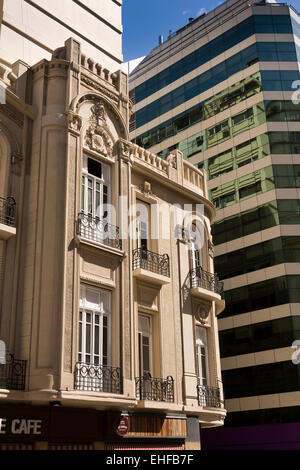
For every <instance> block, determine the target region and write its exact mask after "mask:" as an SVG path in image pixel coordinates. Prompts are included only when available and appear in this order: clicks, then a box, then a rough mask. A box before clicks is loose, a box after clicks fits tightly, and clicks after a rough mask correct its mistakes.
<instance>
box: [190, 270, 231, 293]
mask: <svg viewBox="0 0 300 470" xmlns="http://www.w3.org/2000/svg"><path fill="white" fill-rule="evenodd" d="M190 280H191V288H193V287H202V288H203V289H207V290H210V291H212V292H215V293H216V294H219V295H220V296H221V298H222V299H223V298H224V282H223V281H220V280H219V277H218V275H217V274H212V273H210V272H208V271H204V269H203V268H202V267H201V266H197V267H196V268H194V269H191V270H190Z"/></svg>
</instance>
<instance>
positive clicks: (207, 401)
mask: <svg viewBox="0 0 300 470" xmlns="http://www.w3.org/2000/svg"><path fill="white" fill-rule="evenodd" d="M197 394H198V404H199V406H206V407H209V408H221V406H222V401H221V393H220V389H219V388H218V387H207V386H206V385H197Z"/></svg>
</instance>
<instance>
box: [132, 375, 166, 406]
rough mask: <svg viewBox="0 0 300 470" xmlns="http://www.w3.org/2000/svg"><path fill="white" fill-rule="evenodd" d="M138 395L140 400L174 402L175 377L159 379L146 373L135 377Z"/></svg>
mask: <svg viewBox="0 0 300 470" xmlns="http://www.w3.org/2000/svg"><path fill="white" fill-rule="evenodd" d="M135 388H136V396H137V398H138V399H139V400H151V401H167V402H174V379H173V377H171V376H170V375H169V376H168V377H167V378H166V379H157V378H153V377H151V374H146V375H144V376H143V377H136V379H135Z"/></svg>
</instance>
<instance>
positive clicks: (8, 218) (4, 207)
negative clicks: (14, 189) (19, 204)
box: [0, 197, 16, 227]
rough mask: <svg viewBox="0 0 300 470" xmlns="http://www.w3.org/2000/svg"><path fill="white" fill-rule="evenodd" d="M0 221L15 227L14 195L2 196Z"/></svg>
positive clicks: (0, 200)
mask: <svg viewBox="0 0 300 470" xmlns="http://www.w3.org/2000/svg"><path fill="white" fill-rule="evenodd" d="M0 223H1V224H5V225H10V226H11V227H15V225H16V201H15V200H14V198H13V197H6V198H4V197H0Z"/></svg>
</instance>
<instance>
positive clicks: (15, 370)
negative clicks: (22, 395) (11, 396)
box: [0, 353, 26, 390]
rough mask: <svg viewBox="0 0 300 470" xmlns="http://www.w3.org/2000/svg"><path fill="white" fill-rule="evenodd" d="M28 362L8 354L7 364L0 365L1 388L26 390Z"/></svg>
mask: <svg viewBox="0 0 300 470" xmlns="http://www.w3.org/2000/svg"><path fill="white" fill-rule="evenodd" d="M25 377H26V361H25V360H21V359H15V358H14V356H13V355H12V354H10V353H7V354H6V363H5V364H0V388H2V389H6V390H25Z"/></svg>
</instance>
